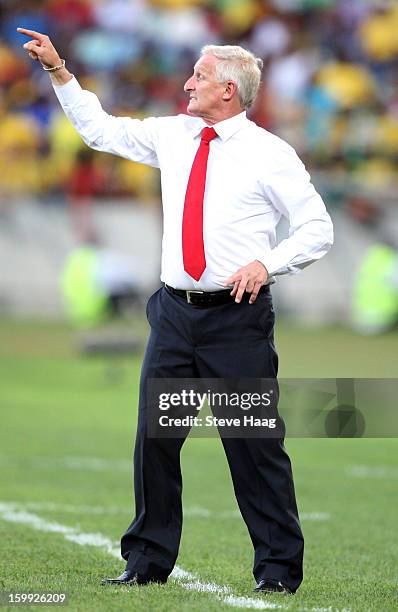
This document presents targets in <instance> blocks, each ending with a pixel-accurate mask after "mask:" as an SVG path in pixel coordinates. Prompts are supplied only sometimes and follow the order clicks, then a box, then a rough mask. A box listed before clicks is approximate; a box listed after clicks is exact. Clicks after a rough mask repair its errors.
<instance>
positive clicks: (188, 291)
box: [185, 289, 204, 304]
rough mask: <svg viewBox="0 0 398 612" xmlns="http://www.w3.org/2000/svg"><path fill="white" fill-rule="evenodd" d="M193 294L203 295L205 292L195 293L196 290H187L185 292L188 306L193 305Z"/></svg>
mask: <svg viewBox="0 0 398 612" xmlns="http://www.w3.org/2000/svg"><path fill="white" fill-rule="evenodd" d="M192 293H200V294H202V293H204V291H195V290H189V289H187V290H186V291H185V295H186V296H187V302H188V304H192V302H191V294H192Z"/></svg>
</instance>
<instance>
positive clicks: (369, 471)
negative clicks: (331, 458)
mask: <svg viewBox="0 0 398 612" xmlns="http://www.w3.org/2000/svg"><path fill="white" fill-rule="evenodd" d="M346 474H347V475H348V476H352V477H354V478H375V479H377V478H380V479H385V480H397V479H398V467H395V466H389V465H350V466H348V467H347V469H346Z"/></svg>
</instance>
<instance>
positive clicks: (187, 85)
mask: <svg viewBox="0 0 398 612" xmlns="http://www.w3.org/2000/svg"><path fill="white" fill-rule="evenodd" d="M192 90H193V76H191V77H190V78H189V79H188V81H187V82H186V83H185V85H184V91H185V92H187V91H192Z"/></svg>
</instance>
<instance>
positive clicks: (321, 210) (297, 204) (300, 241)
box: [54, 78, 333, 291]
mask: <svg viewBox="0 0 398 612" xmlns="http://www.w3.org/2000/svg"><path fill="white" fill-rule="evenodd" d="M54 89H55V93H56V95H57V97H58V99H59V101H60V103H61V105H62V107H63V109H64V111H65V113H66V115H67V116H68V117H69V119H70V120H71V122H72V124H73V126H74V127H75V128H76V130H77V131H78V132H79V134H80V135H81V136H82V138H83V140H84V141H85V142H86V143H87V144H88V145H89V146H90V147H91V148H93V149H96V150H98V151H106V152H108V153H114V154H115V155H120V156H121V157H125V158H127V159H131V160H133V161H135V162H141V163H143V164H148V165H149V166H153V167H154V168H160V171H161V186H162V201H163V214H164V233H163V241H162V268H161V280H162V281H163V282H165V283H166V284H168V285H170V286H172V287H175V288H178V289H199V290H204V291H215V290H219V289H222V288H224V281H225V280H226V279H227V278H228V277H229V276H231V275H232V274H233V273H235V272H236V271H237V270H238V269H239V268H241V267H242V266H245V265H247V264H248V263H250V262H252V261H254V260H255V259H257V260H259V261H261V262H262V263H263V264H264V265H265V267H266V268H267V270H268V274H269V277H270V279H271V280H272V277H273V276H275V275H278V274H286V273H295V272H298V271H299V270H300V269H301V268H304V267H305V266H307V265H308V264H310V263H311V262H313V261H315V260H317V259H320V258H321V257H322V256H323V255H325V253H327V251H328V250H329V248H330V247H331V245H332V242H333V226H332V222H331V220H330V217H329V215H328V213H327V211H326V208H325V205H324V203H323V201H322V198H321V197H320V195H319V194H318V193H317V192H316V191H315V189H314V187H313V185H312V183H311V182H310V176H309V174H308V172H307V171H306V170H305V168H304V165H303V163H302V162H301V161H300V159H299V158H298V156H297V155H296V152H295V151H294V149H293V148H292V147H291V146H290V145H288V144H287V143H286V142H284V141H283V140H281V139H280V138H278V137H277V136H274V135H273V134H271V133H269V132H267V131H266V130H264V129H263V128H260V127H258V126H257V125H256V124H255V123H253V122H252V121H249V120H248V119H247V117H246V113H245V112H242V113H240V114H239V115H235V116H234V117H232V118H231V119H226V120H225V121H220V122H219V123H216V124H215V125H214V126H213V127H214V129H215V130H216V132H217V134H218V138H215V139H214V140H213V141H212V142H211V143H210V154H209V160H208V165H207V178H206V191H205V197H204V203H203V206H204V221H203V225H204V227H203V236H204V245H205V254H206V269H205V271H204V272H203V274H202V276H201V278H200V280H199V281H195V280H194V279H193V278H191V277H190V276H189V275H188V274H187V273H186V272H185V271H184V267H183V259H182V236H181V235H182V215H183V209H184V199H185V191H186V187H187V183H188V178H189V173H190V171H191V167H192V163H193V160H194V157H195V154H196V151H197V149H198V146H199V143H200V132H201V130H202V129H203V127H206V124H205V122H204V121H203V119H201V118H197V117H191V116H189V115H177V116H174V117H158V118H155V117H150V118H148V119H144V120H142V121H141V120H139V119H131V118H128V117H113V116H111V115H108V114H107V113H106V112H105V111H104V110H103V109H102V107H101V104H100V102H99V100H98V98H97V96H96V95H95V94H93V93H91V92H88V91H84V90H82V89H81V87H80V85H79V83H78V82H77V80H76V79H75V78H73V79H72V80H71V81H69V82H68V83H67V84H65V85H61V86H54ZM281 215H283V216H285V217H286V218H287V219H288V221H289V226H290V232H289V238H287V239H285V240H282V241H281V242H280V243H279V244H276V233H275V231H276V226H277V224H278V222H279V220H280V218H281Z"/></svg>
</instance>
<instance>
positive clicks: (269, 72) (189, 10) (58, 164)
mask: <svg viewBox="0 0 398 612" xmlns="http://www.w3.org/2000/svg"><path fill="white" fill-rule="evenodd" d="M18 26H21V27H25V28H29V29H34V30H38V31H40V32H44V33H48V34H49V36H50V37H51V39H52V40H53V42H54V44H55V46H56V47H57V49H58V50H59V53H60V56H61V57H63V58H65V59H66V62H67V67H68V69H69V70H70V71H71V72H72V73H73V74H75V75H76V77H77V78H78V79H79V81H80V83H81V84H82V86H83V87H84V88H87V89H89V90H91V91H94V92H96V93H97V94H98V95H99V97H100V100H101V102H102V104H103V106H104V108H105V109H106V110H107V111H108V112H110V113H112V114H115V115H129V116H134V117H145V116H149V115H169V114H175V113H181V112H182V113H184V112H186V94H184V92H183V84H184V82H185V80H186V79H187V78H188V77H189V76H190V74H191V70H192V66H193V64H194V63H195V60H196V58H197V56H198V53H199V51H200V48H201V47H202V46H203V45H204V44H207V43H215V44H241V45H243V46H245V47H247V48H249V49H251V50H252V51H253V52H254V53H256V55H258V56H260V57H261V58H262V59H263V60H264V75H263V82H262V85H261V90H260V93H259V96H258V99H257V102H256V104H255V106H254V107H253V108H252V109H251V110H250V117H251V118H252V119H253V120H254V121H256V122H257V123H258V124H259V125H261V126H263V127H265V128H266V129H268V130H270V131H272V132H274V133H276V134H278V135H280V136H281V137H282V138H284V139H286V140H287V141H288V142H289V143H290V144H292V145H293V146H294V147H295V148H296V150H297V151H298V153H299V154H300V155H301V157H302V158H303V159H304V161H305V162H306V164H307V167H308V168H309V169H310V170H311V171H314V170H315V171H319V172H321V173H323V174H326V175H327V176H328V177H329V180H330V181H331V182H332V183H333V182H338V181H346V180H347V177H348V179H349V180H350V181H351V182H352V184H353V185H357V186H358V187H360V188H361V189H368V188H374V189H376V190H377V189H378V188H382V189H385V188H387V189H390V190H391V191H392V192H394V190H396V188H397V183H398V173H397V172H396V169H397V159H398V89H397V87H396V85H397V83H398V3H397V2H395V1H394V0H350V1H349V2H347V1H344V0H0V200H3V201H4V199H10V198H13V197H20V196H24V195H28V196H29V197H31V196H33V197H37V198H39V199H40V200H42V201H44V202H46V201H47V202H53V201H60V202H64V201H65V200H66V199H67V200H69V201H71V202H73V201H75V200H79V199H82V198H83V199H84V198H92V197H98V198H105V197H119V196H127V197H136V198H138V199H140V200H142V201H152V200H154V199H156V197H157V195H158V190H159V187H158V175H157V173H156V172H155V171H153V170H152V169H150V168H147V167H145V166H142V165H139V164H132V163H131V162H127V161H125V160H121V159H117V158H114V157H111V156H108V155H104V154H97V153H93V152H91V151H90V150H88V149H87V147H85V145H83V144H82V142H81V141H80V138H79V136H77V134H75V132H74V131H73V129H72V128H71V127H70V125H69V123H68V121H67V120H66V118H65V117H64V115H63V113H62V112H61V111H60V108H59V105H58V103H57V101H56V98H55V96H54V94H53V91H52V87H51V85H50V80H49V77H48V75H47V74H46V73H45V72H44V71H43V70H42V69H41V66H40V64H39V63H38V62H34V61H32V60H31V59H30V58H29V57H27V55H26V54H25V52H24V51H23V49H22V44H23V43H24V42H25V41H26V38H25V37H24V36H22V35H20V34H18V33H17V32H16V28H17V27H18Z"/></svg>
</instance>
